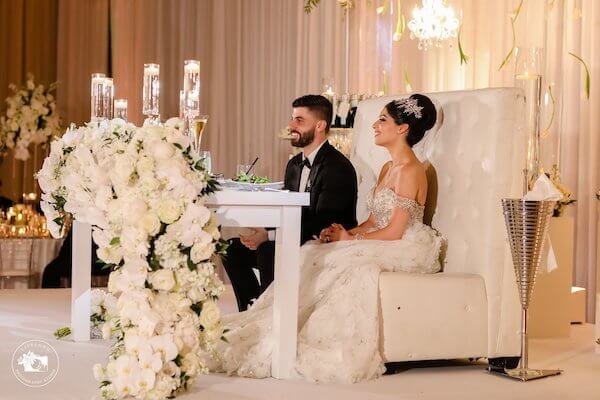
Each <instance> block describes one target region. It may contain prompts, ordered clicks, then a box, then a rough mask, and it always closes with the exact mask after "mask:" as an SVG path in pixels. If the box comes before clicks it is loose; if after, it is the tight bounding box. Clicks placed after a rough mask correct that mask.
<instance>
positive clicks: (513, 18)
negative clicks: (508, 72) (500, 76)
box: [498, 0, 525, 71]
mask: <svg viewBox="0 0 600 400" xmlns="http://www.w3.org/2000/svg"><path fill="white" fill-rule="evenodd" d="M524 1H525V0H521V2H520V3H519V6H518V7H517V8H516V9H515V11H514V15H513V16H511V17H510V25H511V28H512V47H511V48H510V51H509V52H508V54H507V55H506V57H505V58H504V61H502V64H500V68H498V71H500V70H501V69H502V68H503V67H504V66H505V65H506V64H508V62H509V61H510V59H511V58H512V56H513V54H514V52H515V46H516V42H517V34H516V32H515V22H516V21H517V18H518V17H519V15H520V14H521V9H522V8H523V2H524Z"/></svg>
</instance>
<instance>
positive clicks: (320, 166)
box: [284, 141, 357, 244]
mask: <svg viewBox="0 0 600 400" xmlns="http://www.w3.org/2000/svg"><path fill="white" fill-rule="evenodd" d="M302 160H303V156H302V153H300V154H297V155H296V156H295V157H293V158H292V159H291V160H290V161H289V162H288V164H287V167H286V169H285V181H284V188H285V189H288V190H290V191H294V192H297V191H298V189H299V187H300V176H301V174H302V168H303V164H302ZM306 191H307V192H310V206H308V207H302V232H301V235H300V240H301V242H302V244H304V243H305V242H306V241H308V240H311V239H312V238H313V235H316V236H318V235H319V233H320V232H321V230H323V229H324V228H326V227H328V226H330V225H331V224H333V223H338V224H341V225H343V226H344V227H345V228H346V229H350V228H353V227H355V226H356V198H357V180H356V171H354V167H353V166H352V163H350V161H349V160H348V159H347V158H346V157H345V156H344V155H343V154H342V153H340V152H339V151H338V150H336V149H335V147H333V146H332V145H330V144H329V142H327V141H326V142H325V143H324V144H323V146H322V147H321V148H320V149H319V152H318V153H317V155H316V156H315V159H314V162H313V165H312V166H311V169H310V175H309V177H308V182H307V184H306Z"/></svg>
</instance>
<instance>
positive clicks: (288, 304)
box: [71, 190, 310, 379]
mask: <svg viewBox="0 0 600 400" xmlns="http://www.w3.org/2000/svg"><path fill="white" fill-rule="evenodd" d="M309 204H310V195H309V193H298V192H275V191H273V192H271V191H264V192H247V191H236V190H223V191H219V192H216V193H213V194H211V195H210V196H209V197H208V198H207V200H206V205H207V206H208V207H209V208H211V209H214V210H215V211H216V213H217V216H218V219H219V223H220V225H222V226H229V227H274V228H276V236H275V239H276V240H275V281H274V285H275V287H274V300H273V325H272V330H273V335H274V337H276V338H277V340H276V341H275V344H274V348H273V359H272V366H271V373H272V376H273V377H275V378H280V379H289V378H291V377H292V376H293V375H292V371H293V370H294V363H295V360H296V345H297V326H298V286H299V281H300V226H301V212H302V206H307V205H309ZM73 230H74V231H73V276H72V279H71V281H72V290H71V328H72V330H73V339H74V340H75V341H88V340H89V337H90V322H89V321H90V320H89V318H90V293H91V289H90V284H91V282H90V276H91V272H90V268H91V267H90V266H91V250H90V249H91V227H90V226H89V225H88V224H84V223H80V222H77V221H75V222H74V224H73Z"/></svg>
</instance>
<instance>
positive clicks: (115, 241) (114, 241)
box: [110, 237, 121, 246]
mask: <svg viewBox="0 0 600 400" xmlns="http://www.w3.org/2000/svg"><path fill="white" fill-rule="evenodd" d="M119 244H121V238H120V237H114V238H112V240H111V241H110V245H111V246H116V245H119Z"/></svg>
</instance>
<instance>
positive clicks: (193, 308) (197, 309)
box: [190, 302, 202, 316]
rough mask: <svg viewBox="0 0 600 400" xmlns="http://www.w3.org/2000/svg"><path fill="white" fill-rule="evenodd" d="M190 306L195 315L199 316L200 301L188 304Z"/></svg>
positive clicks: (200, 310) (200, 309)
mask: <svg viewBox="0 0 600 400" xmlns="http://www.w3.org/2000/svg"><path fill="white" fill-rule="evenodd" d="M190 308H191V309H192V311H193V312H195V313H196V315H198V316H200V313H201V312H202V303H200V302H198V303H194V304H192V305H191V306H190Z"/></svg>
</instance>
